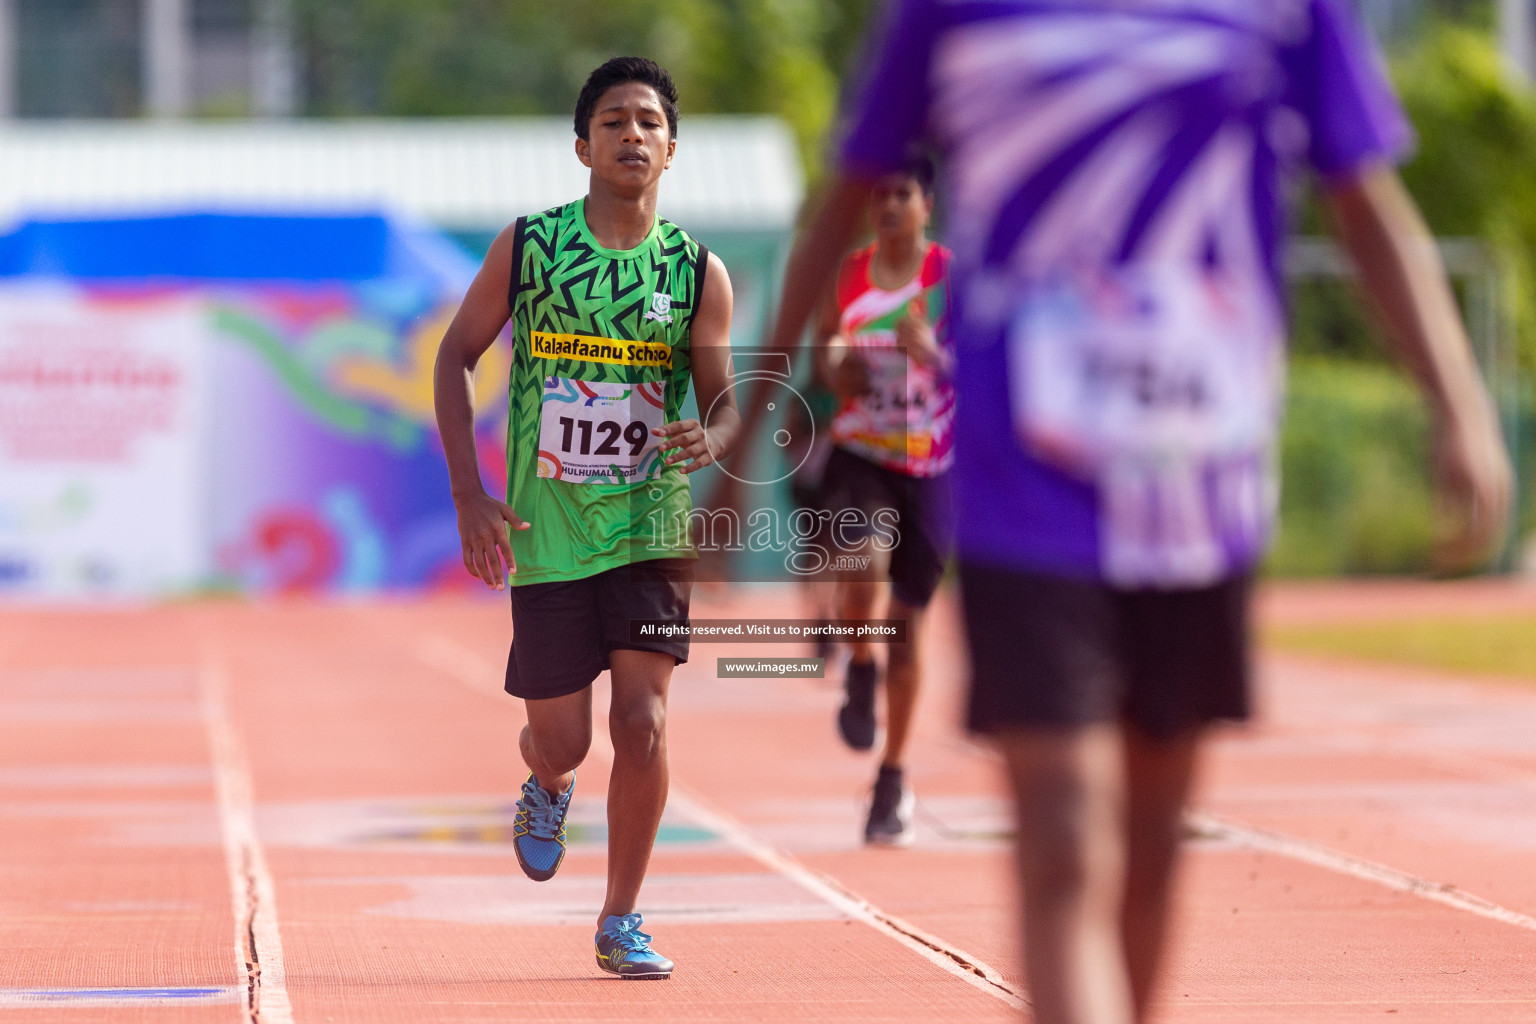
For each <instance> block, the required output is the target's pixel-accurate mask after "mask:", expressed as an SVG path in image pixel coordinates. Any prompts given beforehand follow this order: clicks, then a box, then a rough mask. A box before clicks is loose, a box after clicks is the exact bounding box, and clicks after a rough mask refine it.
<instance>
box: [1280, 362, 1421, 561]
mask: <svg viewBox="0 0 1536 1024" xmlns="http://www.w3.org/2000/svg"><path fill="white" fill-rule="evenodd" d="M1280 472H1281V478H1280V479H1281V483H1280V488H1281V490H1280V529H1279V532H1278V534H1277V536H1276V541H1275V545H1274V548H1273V549H1272V550H1271V552H1270V557H1269V560H1268V563H1267V565H1266V571H1267V572H1268V573H1270V574H1271V575H1277V576H1329V575H1338V574H1341V573H1403V572H1423V571H1426V570H1427V569H1428V568H1429V552H1430V543H1431V541H1432V539H1433V530H1434V520H1433V512H1432V507H1431V502H1432V496H1431V487H1430V477H1429V452H1428V422H1427V419H1426V416H1425V413H1424V407H1423V404H1422V402H1421V401H1420V400H1419V397H1418V394H1417V392H1416V390H1415V389H1414V387H1413V385H1412V383H1411V382H1410V381H1408V380H1406V379H1405V378H1404V377H1403V376H1402V374H1401V373H1399V372H1398V371H1396V370H1394V369H1393V368H1391V367H1388V366H1383V365H1380V364H1372V363H1364V362H1356V361H1348V360H1342V359H1328V358H1322V357H1300V358H1296V359H1293V360H1292V364H1291V369H1290V389H1289V395H1288V397H1287V400H1286V418H1285V426H1284V429H1283V431H1282V433H1281V443H1280Z"/></svg>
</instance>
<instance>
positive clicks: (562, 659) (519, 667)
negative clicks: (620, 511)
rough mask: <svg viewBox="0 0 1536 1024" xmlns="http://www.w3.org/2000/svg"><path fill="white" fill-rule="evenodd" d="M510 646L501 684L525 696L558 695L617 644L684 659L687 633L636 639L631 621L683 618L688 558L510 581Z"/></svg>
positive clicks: (582, 679) (593, 672)
mask: <svg viewBox="0 0 1536 1024" xmlns="http://www.w3.org/2000/svg"><path fill="white" fill-rule="evenodd" d="M509 589H510V590H511V591H512V650H511V651H510V652H509V653H508V655H507V681H506V690H507V692H508V693H510V694H511V695H512V696H514V697H522V698H524V699H525V700H543V699H545V698H549V697H564V696H565V695H566V694H569V693H575V692H577V691H578V690H583V689H585V688H586V687H588V686H590V685H592V680H594V679H596V678H597V677H598V674H599V673H601V672H603V671H604V670H605V669H607V668H608V655H609V654H610V653H611V652H613V651H615V650H621V649H622V650H632V651H656V652H658V653H661V654H670V655H671V656H672V657H673V659H674V660H675V663H676V664H679V665H681V664H682V663H683V662H685V661H687V660H688V638H687V637H686V636H683V637H673V638H658V639H656V640H642V641H638V642H636V641H634V640H632V639H631V638H630V632H629V622H630V620H631V619H651V620H655V621H658V622H667V623H674V622H675V623H678V624H684V623H686V622H687V621H688V598H689V595H690V593H691V591H692V589H693V561H692V559H687V558H658V559H653V560H650V561H644V562H636V563H634V564H633V565H621V566H618V567H616V568H613V569H608V570H606V571H604V572H600V573H598V574H597V575H595V576H588V577H586V578H584V579H579V580H559V581H556V582H553V583H530V584H528V585H526V586H522V587H511V588H509Z"/></svg>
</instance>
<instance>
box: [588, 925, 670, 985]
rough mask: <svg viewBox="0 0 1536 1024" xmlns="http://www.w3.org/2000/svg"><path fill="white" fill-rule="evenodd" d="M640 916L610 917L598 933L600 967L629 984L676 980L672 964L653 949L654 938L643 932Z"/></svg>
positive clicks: (598, 961)
mask: <svg viewBox="0 0 1536 1024" xmlns="http://www.w3.org/2000/svg"><path fill="white" fill-rule="evenodd" d="M640 924H641V918H640V915H639V914H625V915H623V916H622V917H621V916H619V915H618V914H609V915H608V916H607V917H606V918H604V919H603V927H602V930H601V931H599V932H598V933H597V940H596V941H597V966H599V967H601V968H602V969H603V970H605V971H607V972H608V973H609V974H617V975H618V976H619V977H621V978H625V979H627V980H629V981H661V980H663V979H664V978H670V977H672V961H671V960H668V959H667V958H666V957H664V956H662V955H661V954H660V953H658V952H656V951H655V950H654V949H652V948H651V937H650V936H649V935H647V934H645V932H643V931H641V930H640Z"/></svg>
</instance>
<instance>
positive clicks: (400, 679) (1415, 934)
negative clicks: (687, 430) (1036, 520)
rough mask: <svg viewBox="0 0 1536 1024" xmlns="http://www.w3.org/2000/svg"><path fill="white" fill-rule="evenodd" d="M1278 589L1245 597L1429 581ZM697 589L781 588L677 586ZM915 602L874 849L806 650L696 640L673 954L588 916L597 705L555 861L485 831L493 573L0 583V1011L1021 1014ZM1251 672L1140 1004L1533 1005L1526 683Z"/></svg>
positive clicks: (5, 1018)
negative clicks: (199, 582)
mask: <svg viewBox="0 0 1536 1024" xmlns="http://www.w3.org/2000/svg"><path fill="white" fill-rule="evenodd" d="M1300 593H1302V594H1303V596H1302V597H1300V598H1298V597H1295V596H1294V594H1292V593H1291V592H1287V591H1285V590H1281V591H1279V592H1278V593H1277V594H1275V595H1274V596H1273V597H1272V599H1271V602H1270V603H1269V605H1267V606H1266V607H1268V608H1269V609H1270V610H1271V613H1276V612H1275V609H1277V608H1278V609H1280V613H1284V610H1285V609H1286V608H1287V607H1290V606H1296V607H1307V606H1311V605H1312V604H1313V602H1315V601H1321V600H1326V601H1330V602H1334V603H1335V605H1336V606H1337V607H1339V608H1341V609H1345V610H1349V609H1363V611H1362V614H1363V615H1366V616H1369V615H1370V614H1373V613H1372V612H1371V609H1372V608H1379V607H1381V606H1383V605H1385V606H1387V607H1389V608H1390V607H1399V606H1401V607H1404V608H1408V609H1411V610H1412V611H1413V614H1415V615H1422V609H1423V607H1425V606H1426V603H1429V604H1432V603H1433V601H1434V600H1441V599H1443V598H1444V597H1445V596H1446V595H1447V594H1450V599H1451V603H1452V604H1454V603H1455V595H1454V592H1452V591H1447V590H1446V589H1443V588H1441V589H1435V590H1433V594H1434V597H1433V599H1431V598H1428V597H1422V596H1421V597H1419V598H1415V597H1414V596H1413V592H1412V588H1396V589H1394V588H1385V589H1382V588H1377V589H1375V590H1369V589H1368V590H1363V591H1351V590H1350V589H1349V588H1334V589H1332V590H1328V591H1326V592H1325V591H1319V590H1318V589H1316V588H1312V589H1310V590H1307V591H1305V592H1300ZM1475 597H1476V600H1477V601H1479V602H1481V603H1482V604H1483V605H1486V606H1487V607H1489V608H1498V607H1504V606H1505V605H1508V606H1510V607H1514V606H1516V605H1520V604H1521V603H1522V602H1524V601H1525V600H1526V599H1525V598H1523V597H1521V596H1520V595H1519V594H1518V593H1516V592H1515V591H1513V590H1511V591H1509V592H1508V594H1506V596H1505V597H1500V592H1499V591H1498V589H1497V588H1492V589H1491V590H1490V589H1489V588H1487V587H1486V586H1482V587H1481V588H1480V589H1478V590H1477V591H1476V593H1475ZM1287 601H1290V602H1291V605H1289V606H1288V605H1287V604H1286V602H1287ZM1501 602H1503V603H1502V604H1501ZM694 614H695V616H696V617H699V618H730V617H737V616H746V617H772V618H788V617H797V616H798V615H799V614H800V609H799V607H798V605H797V601H796V596H795V595H794V593H793V592H792V591H788V590H774V589H756V590H744V591H737V592H725V591H719V590H706V589H705V588H702V587H701V588H700V589H699V591H698V592H697V593H696V595H695V607H694ZM1381 614H1387V613H1385V612H1383V613H1381ZM929 628H930V629H931V634H930V640H931V642H930V644H929V646H928V651H929V664H928V666H927V669H928V675H929V683H930V685H929V686H928V688H927V690H926V691H925V694H924V696H923V700H922V705H921V707H920V713H919V727H918V729H917V733H916V736H915V740H914V745H913V751H912V767H911V769H910V776H911V778H912V780H913V782H914V785H915V787H916V790H917V793H918V796H919V800H920V810H919V816H918V833H919V834H918V842H917V844H916V845H915V846H914V847H912V848H910V849H906V850H885V849H866V848H864V847H863V846H862V844H861V843H860V842H859V838H860V830H861V825H862V814H863V810H864V801H865V799H866V798H867V793H868V789H869V786H870V784H871V782H872V780H873V774H874V768H875V763H874V759H873V755H869V754H863V755H860V754H854V753H852V752H850V751H848V750H846V749H844V748H843V747H842V746H841V744H840V742H839V741H838V739H837V737H836V735H835V732H834V729H833V725H832V719H833V714H834V711H835V709H836V706H837V703H838V700H839V691H838V682H837V679H836V678H830V679H824V680H750V679H720V678H717V675H716V665H715V659H716V658H717V657H720V656H723V655H727V654H761V655H777V656H782V655H789V654H798V653H802V652H800V651H798V650H797V649H795V648H793V647H789V646H780V645H759V646H756V647H751V646H745V645H739V646H734V647H727V646H724V645H719V644H699V643H696V644H695V646H694V651H693V657H692V660H691V661H690V663H689V664H688V665H686V666H683V667H682V668H680V669H679V671H678V673H677V675H676V677H675V679H674V685H673V694H672V701H671V717H670V723H669V743H670V749H671V759H672V769H673V797H672V801H671V803H670V805H669V808H668V812H667V816H666V819H665V821H664V822H663V827H662V834H661V837H660V840H659V842H658V844H657V848H656V854H655V857H654V858H653V860H652V864H651V872H650V877H649V879H648V882H647V887H646V890H645V892H644V893H643V894H642V910H644V912H645V913H646V927H647V930H648V931H650V932H651V933H652V934H653V935H655V936H656V945H657V947H658V948H659V949H660V950H661V951H663V952H664V953H666V954H667V955H668V956H670V957H672V958H673V959H674V960H676V961H677V963H678V968H677V972H676V974H675V975H674V977H673V978H672V979H671V980H670V981H669V982H666V983H657V984H649V985H634V984H629V983H626V982H622V981H618V980H616V979H613V978H610V977H608V976H606V975H604V974H602V973H601V972H600V971H599V970H598V969H597V967H596V965H595V963H594V961H593V956H592V949H591V937H592V932H593V929H594V925H595V920H594V918H595V915H596V913H597V910H598V908H599V906H600V904H601V902H602V891H603V865H604V812H603V808H604V788H605V783H606V773H607V756H608V755H607V752H606V750H605V744H604V743H603V741H602V739H601V736H602V733H603V730H602V728H601V726H599V728H598V734H599V737H600V738H599V740H598V741H597V742H596V743H594V749H593V753H592V755H591V757H590V758H589V762H588V764H587V765H586V766H585V767H584V768H583V769H582V770H580V771H579V772H578V782H577V793H576V798H575V801H574V804H573V811H572V827H571V830H570V831H571V835H572V846H571V852H570V854H569V856H568V857H567V859H566V862H565V865H564V866H563V868H562V869H561V872H560V874H559V876H557V877H556V878H555V879H554V880H553V881H551V882H548V883H544V884H538V883H534V882H531V881H528V880H527V879H525V878H523V877H522V875H521V873H520V872H519V871H518V869H517V867H516V864H515V862H514V860H513V858H512V854H511V849H510V846H509V842H510V832H511V815H512V810H511V808H512V804H513V801H514V800H515V798H516V792H517V787H518V785H519V784H520V783H521V781H522V777H523V775H524V770H523V769H522V767H521V764H520V762H519V759H518V757H517V754H516V744H515V741H516V735H517V731H518V729H519V728H520V727H521V725H522V716H521V711H520V707H519V704H518V702H517V701H514V700H512V699H510V698H508V697H505V696H504V695H502V694H501V693H500V692H499V689H500V676H501V668H502V665H503V663H504V659H505V652H506V642H507V639H508V637H509V635H510V625H509V618H508V615H507V613H506V609H505V606H504V605H503V604H502V603H501V602H500V601H497V600H493V599H484V600H477V599H470V598H452V599H449V598H443V599H431V600H422V601H408V600H393V601H371V602H361V603H341V602H335V603H323V602H311V601H299V600H295V601H289V602H282V603H276V604H246V603H237V602H198V603H188V604H180V605H171V606H163V607H156V608H150V609H115V610H70V609H51V610H42V609H20V608H11V609H9V610H6V611H4V612H0V819H3V826H4V827H0V1024H8V1022H10V1021H31V1020H37V1021H52V1022H57V1021H70V1022H74V1021H81V1022H90V1021H114V1022H116V1021H140V1020H142V1021H189V1022H190V1021H203V1020H216V1021H239V1020H249V1019H251V1015H250V1012H249V1010H248V1009H247V1001H248V999H249V998H250V997H249V995H248V993H249V992H250V991H252V990H253V989H252V980H253V976H254V977H256V978H257V979H258V984H256V985H255V986H254V991H255V992H257V993H258V996H257V998H258V999H259V1006H258V1009H259V1012H260V1019H262V1020H263V1021H267V1022H271V1024H281V1022H282V1021H286V1020H293V1021H299V1022H304V1024H309V1022H322V1021H348V1022H352V1021H357V1022H372V1021H401V1022H407V1021H408V1022H429V1021H433V1022H435V1021H466V1022H467V1021H492V1020H497V1021H500V1020H510V1019H518V1020H551V1021H562V1022H578V1021H587V1020H592V1021H611V1020H614V1019H626V1020H642V1021H643V1020H655V1021H688V1022H693V1021H698V1022H703V1021H739V1020H760V1021H770V1022H775V1021H785V1022H788V1021H797V1022H799V1021H819V1020H828V1021H831V1020H837V1021H843V1020H849V1019H858V1020H874V1021H905V1020H925V1021H926V1020H932V1019H943V1020H963V1021H987V1020H998V1021H1006V1020H1020V1019H1023V1016H1024V1011H1022V1010H1021V1009H1019V1008H1018V1007H1020V1006H1021V1005H1022V1003H1021V1000H1020V997H1021V996H1022V997H1024V998H1027V994H1026V993H1023V990H1022V986H1021V985H1020V983H1019V960H1018V956H1017V950H1016V945H1017V944H1016V941H1015V934H1014V925H1013V914H1012V911H1011V905H1012V904H1011V892H1010V887H1009V882H1008V879H1009V870H1008V839H1007V836H1008V833H1009V830H1010V828H1011V825H1010V823H1009V821H1008V818H1007V814H1006V813H1005V803H1004V800H1003V790H1002V788H1001V784H1000V779H999V776H998V772H997V766H996V763H995V761H994V759H993V758H992V757H991V756H990V754H989V753H988V752H987V751H986V750H985V749H984V748H982V747H979V746H977V745H975V744H974V743H972V742H970V741H969V740H967V739H966V738H965V737H964V735H963V734H962V732H961V730H960V729H959V727H958V725H957V722H958V718H959V711H958V709H959V701H960V692H961V685H962V680H963V676H964V665H963V657H962V655H961V653H960V645H959V641H958V637H959V629H958V623H957V622H956V618H955V607H954V602H953V600H952V596H951V595H949V594H947V593H946V594H943V595H941V598H940V600H939V603H938V605H937V606H936V609H935V612H934V615H933V616H932V621H931V622H930V625H929ZM1022 670H1024V667H1021V671H1022ZM1262 693H1263V706H1264V715H1263V717H1262V719H1261V721H1260V722H1259V723H1257V724H1256V725H1254V726H1250V727H1247V728H1244V729H1235V730H1230V731H1227V732H1224V733H1222V734H1221V735H1220V736H1219V737H1218V738H1217V739H1216V740H1215V741H1214V742H1213V744H1212V746H1211V753H1210V756H1209V758H1208V760H1207V763H1206V768H1205V771H1204V773H1203V777H1202V783H1201V787H1200V793H1199V799H1198V811H1199V813H1198V814H1197V815H1196V816H1195V818H1194V819H1193V826H1194V827H1193V828H1192V831H1191V840H1190V843H1189V849H1188V856H1187V858H1186V861H1185V869H1184V874H1183V876H1182V882H1181V888H1180V897H1179V901H1178V910H1177V915H1176V916H1177V920H1176V926H1175V930H1176V935H1175V941H1174V944H1173V951H1172V955H1171V958H1170V963H1169V971H1168V977H1167V981H1166V984H1165V986H1164V989H1163V997H1162V1002H1161V1006H1160V1009H1159V1012H1158V1019H1159V1020H1167V1021H1199V1022H1217V1021H1231V1022H1237V1021H1242V1022H1268V1021H1277V1022H1278V1021H1286V1022H1292V1021H1298V1020H1300V1021H1320V1022H1334V1021H1338V1022H1346V1021H1349V1022H1352V1021H1357V1020H1361V1021H1363V1020H1387V1019H1390V1020H1397V1021H1468V1022H1472V1021H1477V1022H1505V1021H1526V1020H1531V1021H1536V987H1533V986H1532V985H1531V983H1530V979H1531V977H1532V967H1533V965H1536V872H1532V871H1531V870H1530V867H1529V866H1530V864H1531V862H1532V857H1531V854H1532V852H1533V850H1536V690H1532V691H1527V690H1525V689H1522V688H1520V687H1517V686H1507V685H1506V686H1496V685H1490V684H1486V683H1477V682H1472V681H1468V680H1462V679H1455V678H1449V677H1446V676H1443V675H1435V674H1431V673H1425V672H1410V671H1405V670H1398V669H1393V670H1386V669H1381V668H1375V667H1368V666H1348V665H1343V664H1338V663H1326V662H1320V661H1305V660H1300V659H1290V658H1275V657H1271V658H1267V659H1266V661H1265V665H1264V672H1263V691H1262ZM598 696H599V700H598V703H599V704H600V705H601V704H602V703H604V702H605V701H606V681H600V682H599V684H598ZM252 959H259V960H260V964H259V967H247V961H249V960H252Z"/></svg>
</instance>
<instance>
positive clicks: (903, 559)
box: [820, 448, 954, 608]
mask: <svg viewBox="0 0 1536 1024" xmlns="http://www.w3.org/2000/svg"><path fill="white" fill-rule="evenodd" d="M821 501H822V508H823V509H825V510H826V511H827V513H829V515H830V518H829V519H827V520H826V522H825V525H824V526H823V528H822V530H821V532H820V537H821V543H822V544H823V546H824V547H825V548H826V549H827V552H828V553H829V554H830V555H832V556H833V557H836V556H837V555H838V554H839V545H841V544H843V543H846V542H849V541H853V540H856V539H862V538H864V537H867V536H871V535H872V531H871V530H870V529H860V528H855V527H849V526H847V525H844V526H841V527H840V526H839V525H838V518H837V517H838V515H839V513H841V512H843V511H844V510H847V509H853V510H856V511H857V512H858V513H859V516H860V519H861V521H863V522H869V521H870V520H872V518H873V517H874V515H875V514H876V513H877V512H879V511H881V510H884V509H890V510H894V512H895V518H896V535H897V537H896V544H895V546H894V547H893V548H892V549H891V567H890V576H891V595H892V596H893V597H895V598H896V599H897V600H898V601H900V602H902V603H903V604H905V605H906V606H907V607H909V608H926V607H927V606H928V602H929V601H930V600H932V599H933V592H934V591H935V590H937V589H938V587H939V580H940V579H941V578H943V576H944V563H945V562H947V561H948V560H949V553H950V550H951V549H952V548H953V546H954V542H953V538H954V523H953V519H952V516H951V511H950V502H949V477H948V475H947V474H941V475H939V476H931V477H923V476H907V475H906V474H905V473H898V472H896V470H894V469H887V468H886V467H884V466H882V465H880V464H879V463H876V462H872V461H871V460H869V459H866V458H864V457H863V456H861V455H855V454H854V453H853V452H850V451H848V450H847V449H844V448H833V449H832V454H831V455H830V456H828V457H827V468H826V470H825V472H824V473H823V474H822V485H821Z"/></svg>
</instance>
